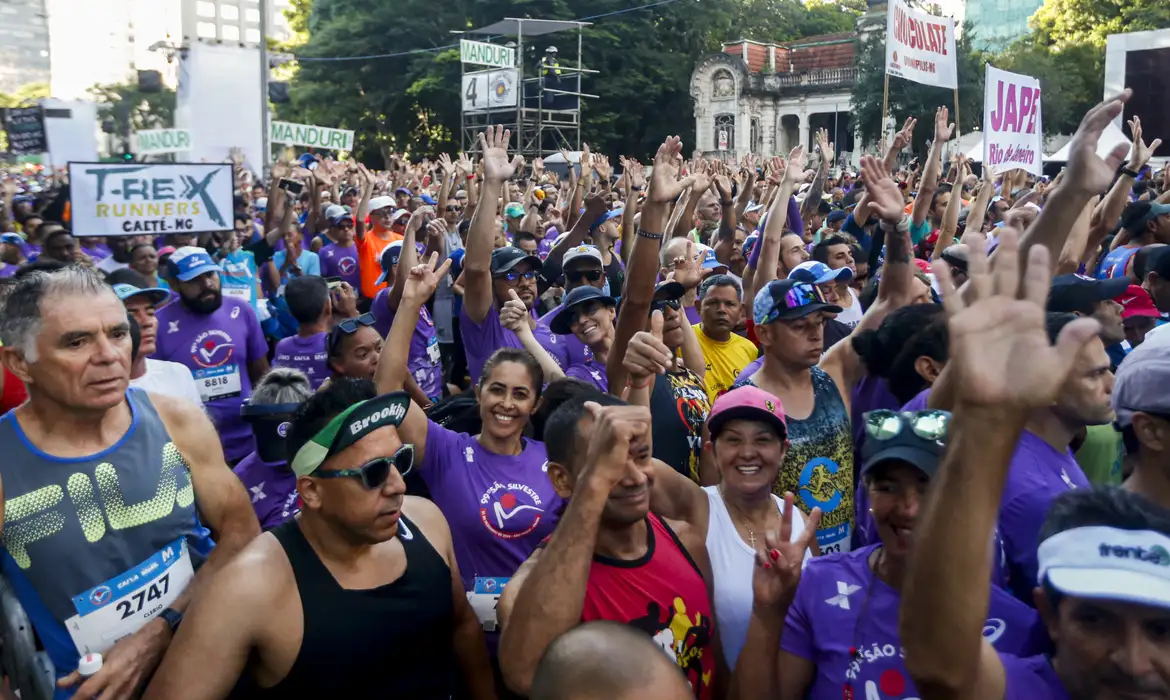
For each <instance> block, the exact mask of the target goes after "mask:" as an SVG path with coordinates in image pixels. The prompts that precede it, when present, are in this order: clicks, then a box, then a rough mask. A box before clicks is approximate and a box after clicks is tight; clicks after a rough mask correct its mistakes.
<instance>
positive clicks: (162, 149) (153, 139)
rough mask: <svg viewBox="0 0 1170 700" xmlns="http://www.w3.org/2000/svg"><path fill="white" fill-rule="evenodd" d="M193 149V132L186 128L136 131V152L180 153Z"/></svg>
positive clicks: (147, 153)
mask: <svg viewBox="0 0 1170 700" xmlns="http://www.w3.org/2000/svg"><path fill="white" fill-rule="evenodd" d="M189 150H191V132H190V131H187V130H186V129H148V130H146V131H135V132H134V152H135V153H137V154H139V155H149V154H152V153H178V152H180V151H189Z"/></svg>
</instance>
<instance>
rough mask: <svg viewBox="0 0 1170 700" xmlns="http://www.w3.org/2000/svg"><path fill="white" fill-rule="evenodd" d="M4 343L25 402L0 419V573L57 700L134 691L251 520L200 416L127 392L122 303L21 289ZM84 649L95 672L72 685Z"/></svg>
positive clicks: (89, 274) (26, 285) (63, 289)
mask: <svg viewBox="0 0 1170 700" xmlns="http://www.w3.org/2000/svg"><path fill="white" fill-rule="evenodd" d="M0 340H3V343H4V348H3V350H2V351H0V352H2V357H3V360H4V366H5V367H6V368H7V369H8V370H9V371H10V372H12V374H13V375H15V376H16V377H17V378H19V379H20V381H21V382H23V383H24V385H25V386H27V387H28V396H29V398H28V401H27V402H26V403H24V404H23V405H21V406H20V407H18V408H16V409H15V410H13V411H12V412H11V413H9V414H7V415H5V416H4V418H3V419H2V420H0V454H3V455H4V457H3V459H0V494H2V497H0V512H3V518H4V529H3V535H4V539H3V548H2V549H0V567H2V570H3V574H4V578H5V579H7V580H8V582H9V583H10V584H11V585H12V588H13V590H14V591H15V593H16V596H17V598H18V599H19V601H20V604H21V607H23V608H24V609H25V611H26V612H27V613H28V616H29V618H30V619H31V620H32V624H33V627H34V628H35V629H36V631H37V635H38V637H39V638H40V640H41V642H42V643H43V644H44V647H45V650H46V651H47V652H48V655H49V658H50V659H51V660H52V662H53V666H54V671H55V672H56V674H57V676H58V681H57V692H56V696H55V697H57V698H58V700H60V699H62V698H68V697H77V698H79V699H81V698H93V697H98V696H100V697H103V698H124V697H131V696H133V695H135V694H137V692H138V690H139V689H140V686H141V685H142V684H143V683H144V682H145V681H146V679H147V678H149V677H150V674H151V673H152V672H153V671H154V668H155V666H156V665H158V662H159V660H160V659H161V658H162V656H163V654H164V653H165V652H166V650H167V648H168V645H169V644H170V642H171V637H172V634H173V633H174V630H175V627H176V626H177V625H178V624H179V622H180V621H181V620H182V619H183V611H184V610H185V609H186V607H187V603H188V601H189V600H191V599H192V598H193V597H194V595H195V593H196V592H197V591H203V590H207V581H208V579H209V577H210V576H211V575H212V574H213V573H214V571H215V569H217V568H219V567H221V566H223V565H224V563H225V562H227V561H228V560H230V559H231V557H232V556H234V555H235V554H236V553H237V552H239V551H240V550H241V549H243V548H244V546H245V545H246V544H247V543H248V542H249V541H250V540H251V539H252V538H253V537H255V536H256V535H257V534H259V532H260V526H259V524H258V523H257V522H256V515H255V513H253V511H252V508H251V505H250V504H249V502H248V496H247V493H246V492H245V491H244V487H243V486H242V485H241V484H240V482H239V480H238V479H236V478H235V476H234V475H232V473H231V471H230V470H228V468H227V464H226V463H225V462H224V457H223V452H222V451H221V450H220V447H219V438H218V437H217V436H216V434H215V429H214V428H213V427H212V425H211V421H210V420H208V418H207V416H205V415H204V414H203V411H202V410H201V407H197V406H193V405H191V403H190V402H188V401H183V400H178V399H173V398H170V397H165V396H161V395H158V394H153V393H149V392H146V391H142V390H140V389H128V386H129V381H130V354H131V339H130V327H129V322H128V320H127V317H126V308H125V307H124V306H123V305H122V302H121V301H120V300H119V299H118V297H117V295H116V294H115V293H114V290H113V289H111V288H110V287H109V286H107V285H106V284H105V283H104V282H103V281H102V280H101V278H100V277H98V276H97V274H96V273H94V272H93V271H91V270H87V269H84V268H79V267H67V268H64V269H61V270H57V271H55V272H35V273H32V274H30V275H28V276H27V277H24V278H23V279H21V280H20V282H18V283H17V284H16V286H15V288H14V289H13V290H12V292H11V293H10V295H9V296H8V299H7V300H6V302H5V305H4V309H3V311H2V312H0ZM209 528H210V530H211V532H210V533H209V532H208V529H209ZM90 653H99V654H102V655H103V656H104V663H103V665H102V668H101V670H99V671H98V672H97V673H96V674H94V675H93V676H91V677H89V678H87V679H82V677H81V675H80V674H79V673H77V672H76V671H75V670H74V669H76V668H77V662H78V659H79V658H80V657H81V656H82V655H85V654H90Z"/></svg>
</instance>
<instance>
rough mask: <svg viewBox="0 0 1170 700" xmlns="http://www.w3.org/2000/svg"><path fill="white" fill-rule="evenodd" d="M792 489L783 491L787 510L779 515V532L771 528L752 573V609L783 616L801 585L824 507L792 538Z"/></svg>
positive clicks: (816, 510) (814, 512) (757, 612)
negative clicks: (803, 567) (805, 557)
mask: <svg viewBox="0 0 1170 700" xmlns="http://www.w3.org/2000/svg"><path fill="white" fill-rule="evenodd" d="M795 500H796V499H795V497H794V496H793V495H792V493H791V492H788V493H785V494H784V512H783V513H782V514H781V515H780V532H775V531H772V530H769V531H768V532H766V533H765V534H764V544H763V546H760V547H758V548H757V550H756V566H755V570H754V572H753V573H752V596H753V603H754V605H753V612H754V613H756V614H761V613H762V614H767V615H770V616H779V617H780V618H781V619H783V616H784V615H785V614H786V613H787V611H788V606H789V605H791V604H792V599H793V597H794V596H795V595H796V587H797V586H798V585H800V573H801V564H802V563H803V562H804V553H805V552H806V551H808V548H809V546H810V545H812V541H813V538H815V537H816V535H817V528H818V527H820V524H821V509H820V508H813V511H812V513H809V516H808V522H806V523H805V524H804V531H803V532H801V533H800V536H799V537H797V538H796V540H795V541H792V514H793V512H794V511H795V509H796V506H795V505H794V501H795Z"/></svg>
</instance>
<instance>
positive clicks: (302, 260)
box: [272, 250, 321, 284]
mask: <svg viewBox="0 0 1170 700" xmlns="http://www.w3.org/2000/svg"><path fill="white" fill-rule="evenodd" d="M287 256H288V253H287V252H286V251H283V250H278V251H277V252H276V253H274V254H273V256H272V264H273V265H276V271H277V272H280V267H281V266H282V265H284V260H285V258H286V257H287ZM297 265H298V266H299V267H300V268H301V275H302V276H308V275H317V276H318V277H320V276H321V258H319V257H318V256H317V254H316V253H314V252H312V251H309V250H302V251H301V254H300V257H298V258H297ZM288 273H289V270H285V273H284V274H283V275H281V276H280V283H281V284H287V283H288Z"/></svg>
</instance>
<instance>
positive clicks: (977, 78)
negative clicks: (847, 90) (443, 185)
mask: <svg viewBox="0 0 1170 700" xmlns="http://www.w3.org/2000/svg"><path fill="white" fill-rule="evenodd" d="M882 26H883V28H884V26H885V25H884V24H883V25H882ZM973 40H974V31H973V30H972V28H971V26H970V25H966V26H965V27H964V28H963V33H962V37H961V38H960V39H959V40H958V42H957V43H956V46H955V52H956V61H957V67H958V77H959V81H958V82H959V90H958V92H959V107H960V110H959V118H960V121H959V122H958V124H957V127H958V130H959V132H960V134H965V133H967V132H969V131H971V130H972V129H974V128H975V126H977V125H978V124H979V123H980V122H981V121H982V120H983V87H984V80H985V78H984V66H985V65H986V64H987V57H986V56H985V55H984V54H983V53H982V52H980V51H977V50H975V49H974V47H973V46H972V41H973ZM854 63H855V66H856V67H857V80H856V82H855V83H854V85H853V101H852V110H853V123H854V124H857V126H858V129H859V130H860V132H861V137H862V139H863V140H864V141H866V142H872V141H876V140H877V139H879V138H881V135H882V123H883V121H884V119H883V115H882V88H883V83H884V80H885V65H886V45H885V32H884V31H879V32H874V33H872V34H870V35H869V36H868V37H867V38H866V40H865V41H863V42H861V45H860V46H859V47H858V51H857V54H856V57H855V60H854ZM939 107H947V108H949V109H950V110H951V121H955V93H954V91H953V90H948V89H946V88H938V87H931V86H929V85H922V84H920V83H916V82H913V81H911V80H906V79H904V78H898V77H895V76H891V77H890V93H889V114H891V115H893V117H894V119H895V121H896V127H895V128H901V127H902V122H903V121H904V120H905V119H906V117H914V118H916V119H918V128H917V129H915V130H914V145H913V148H914V152H915V153H918V154H919V155H921V156H925V155H926V153H927V151H928V150H929V149H928V148H927V146H926V142H927V140H929V139H931V138H933V133H934V128H933V124H934V113H935V110H936V109H937V108H939Z"/></svg>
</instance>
